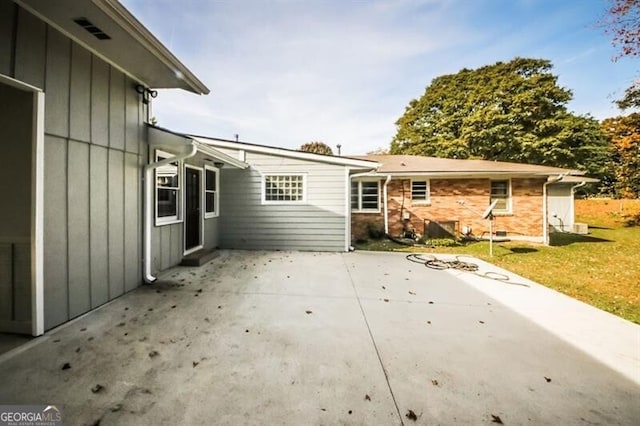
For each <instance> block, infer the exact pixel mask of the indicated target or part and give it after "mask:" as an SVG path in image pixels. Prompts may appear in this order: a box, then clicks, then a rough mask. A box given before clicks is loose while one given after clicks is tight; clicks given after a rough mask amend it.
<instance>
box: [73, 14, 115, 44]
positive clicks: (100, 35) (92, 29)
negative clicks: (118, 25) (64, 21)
mask: <svg viewBox="0 0 640 426" xmlns="http://www.w3.org/2000/svg"><path fill="white" fill-rule="evenodd" d="M73 22H75V23H76V24H78V25H80V26H81V27H82V28H84V29H85V30H87V32H89V33H90V34H92V35H93V36H94V37H95V38H97V39H98V40H110V39H111V37H109V36H108V35H107V34H106V33H105V32H104V31H102V30H101V29H100V28H98V27H96V26H95V25H93V23H91V21H89V20H88V19H87V18H76V19H74V20H73Z"/></svg>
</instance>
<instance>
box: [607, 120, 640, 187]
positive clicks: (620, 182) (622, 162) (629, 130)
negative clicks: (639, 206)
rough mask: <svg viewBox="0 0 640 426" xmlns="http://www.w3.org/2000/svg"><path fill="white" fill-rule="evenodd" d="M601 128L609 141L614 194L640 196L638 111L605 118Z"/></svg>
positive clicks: (639, 126)
mask: <svg viewBox="0 0 640 426" xmlns="http://www.w3.org/2000/svg"><path fill="white" fill-rule="evenodd" d="M602 130H603V131H604V132H605V134H606V135H607V137H609V139H610V141H611V150H612V152H613V158H612V161H611V168H612V170H613V171H614V172H615V177H616V181H615V191H616V195H619V196H621V197H629V198H637V197H640V113H633V114H629V115H627V116H621V117H614V118H607V119H606V120H603V121H602Z"/></svg>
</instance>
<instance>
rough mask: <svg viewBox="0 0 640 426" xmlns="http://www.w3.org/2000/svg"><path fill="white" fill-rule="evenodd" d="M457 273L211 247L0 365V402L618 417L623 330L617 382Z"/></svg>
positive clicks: (219, 419) (614, 373)
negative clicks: (200, 259)
mask: <svg viewBox="0 0 640 426" xmlns="http://www.w3.org/2000/svg"><path fill="white" fill-rule="evenodd" d="M482 267H483V268H484V267H489V266H486V265H484V264H483V265H482ZM457 275H458V273H457V272H452V271H434V270H430V269H428V268H425V267H424V266H422V265H419V264H414V263H410V262H408V261H407V260H406V259H405V258H404V255H400V254H394V253H367V252H356V253H344V254H342V253H299V252H259V251H257V252H247V251H221V253H220V256H218V257H217V258H216V259H214V260H213V261H211V262H209V263H208V264H206V265H204V266H202V267H200V268H191V267H179V268H174V269H172V270H169V271H167V272H166V273H164V274H163V275H162V276H161V277H160V280H159V282H158V283H156V284H154V285H151V286H145V287H141V288H139V289H137V290H135V291H133V292H131V293H128V294H127V295H125V296H123V297H121V298H119V299H117V300H115V301H114V302H111V303H109V304H108V305H105V306H103V307H102V308H100V309H99V310H97V311H94V312H92V313H90V314H88V315H86V316H84V317H82V318H79V319H77V320H75V321H73V322H71V323H69V324H68V325H66V326H63V327H60V328H58V329H56V330H53V331H51V332H49V333H47V334H46V335H45V336H43V337H40V338H38V339H35V340H34V341H32V342H31V343H29V344H28V345H27V346H25V347H24V348H22V349H18V350H14V351H13V352H11V353H9V354H6V355H4V356H2V357H0V377H2V378H3V379H2V381H1V382H0V401H1V402H2V403H17V404H39V403H44V404H59V405H61V406H62V407H63V410H64V417H65V423H66V424H94V423H95V422H97V421H99V422H100V424H102V425H106V424H140V423H145V424H149V423H183V424H201V423H210V424H273V423H278V424H292V425H293V424H296V425H298V424H414V423H416V424H481V423H487V424H489V423H492V422H495V420H496V418H498V417H499V418H500V420H501V421H503V422H504V423H505V424H522V423H531V424H538V423H555V424H579V423H580V424H582V423H585V422H586V423H589V422H591V423H601V424H611V423H615V424H635V423H636V421H637V419H638V418H640V408H639V404H638V403H637V402H638V400H639V399H640V386H639V385H638V383H636V382H634V380H633V366H634V365H635V366H636V368H639V367H638V366H639V365H640V364H638V363H637V362H636V361H633V359H634V356H637V353H635V354H634V353H633V343H634V342H633V339H634V338H635V339H638V338H639V337H640V331H639V330H640V327H638V326H635V325H633V324H631V326H629V324H630V323H629V324H627V323H626V322H624V323H621V324H623V325H620V327H619V328H616V327H615V326H612V328H610V331H611V332H613V333H615V332H616V330H623V332H622V334H620V336H621V337H620V339H625V340H629V339H631V340H632V341H631V342H627V346H624V347H623V349H624V348H625V347H626V348H631V353H628V354H627V356H628V358H630V359H631V361H629V362H628V364H629V365H630V366H631V373H630V374H625V373H624V371H625V370H624V369H615V368H612V367H611V366H608V365H606V364H605V363H603V362H605V361H606V360H605V361H603V357H602V354H596V355H595V356H594V355H593V354H590V353H588V351H586V350H585V348H584V347H580V346H579V345H578V344H576V342H575V341H571V340H570V339H567V338H564V337H563V336H562V333H552V332H550V331H549V330H548V328H546V327H545V326H543V325H541V324H539V323H537V322H536V321H534V319H532V318H534V317H535V316H534V315H533V314H529V316H527V315H524V314H523V313H522V312H519V310H521V306H518V303H516V302H513V305H514V306H513V307H512V306H510V305H509V304H510V303H512V301H511V300H510V298H513V297H514V296H513V295H511V296H508V297H507V296H505V295H504V294H507V295H509V294H510V293H512V292H514V291H515V290H514V288H510V287H509V288H508V290H507V288H505V289H502V290H501V287H500V286H503V287H504V286H505V285H504V284H500V285H498V284H499V283H489V284H487V283H486V282H484V281H486V280H485V279H483V278H480V277H478V276H475V278H474V276H473V275H465V276H457ZM496 285H498V286H497V287H495V288H493V287H491V286H496ZM383 287H384V288H383ZM489 287H491V291H488V290H487V288H489ZM531 288H532V287H521V288H519V289H518V290H519V291H521V292H522V293H523V294H520V296H519V297H525V298H526V297H527V291H528V290H531ZM492 292H495V294H493V293H492ZM535 292H536V297H537V298H540V297H542V296H541V294H542V293H539V292H538V290H537V289H536V291H535ZM529 293H530V294H529V296H530V295H531V294H533V292H531V291H530V292H529ZM538 293H539V294H538ZM548 297H549V298H550V299H549V301H548V303H549V305H550V306H555V305H556V304H557V302H556V299H555V298H554V297H555V293H553V292H551V293H549V294H548ZM536 300H540V301H542V299H536ZM563 303H564V302H563ZM589 308H590V309H592V310H593V316H592V317H590V318H593V321H595V322H598V321H603V317H601V316H600V312H601V311H598V310H596V309H595V308H591V307H589ZM586 312H588V311H584V312H582V311H581V314H580V315H586ZM547 313H548V312H547ZM547 313H545V314H547ZM581 318H582V316H581ZM568 322H569V323H571V321H568ZM629 330H632V331H633V330H635V334H633V332H631V334H629V333H630V331H629ZM583 339H586V340H588V339H589V336H588V335H583ZM574 340H576V339H574ZM636 342H637V340H636ZM616 350H618V349H616ZM625 350H626V349H625ZM605 358H606V357H605ZM615 359H618V358H615V357H613V358H611V359H610V361H611V360H615ZM611 362H614V361H611ZM634 363H635V364H634ZM65 364H68V367H69V368H64V367H65ZM621 370H622V371H621ZM97 385H100V386H101V387H98V386H97ZM92 389H93V391H92ZM412 413H413V414H415V420H414V418H413V416H412V415H411V414H412ZM493 416H495V417H493Z"/></svg>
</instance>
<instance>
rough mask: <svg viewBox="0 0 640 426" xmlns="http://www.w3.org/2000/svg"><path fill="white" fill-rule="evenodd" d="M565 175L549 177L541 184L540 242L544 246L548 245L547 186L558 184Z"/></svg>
mask: <svg viewBox="0 0 640 426" xmlns="http://www.w3.org/2000/svg"><path fill="white" fill-rule="evenodd" d="M566 175H567V173H561V174H559V175H558V176H555V177H553V178H552V177H549V178H548V179H547V181H546V182H545V183H543V184H542V242H543V243H544V245H545V246H548V245H549V217H548V212H547V209H548V207H549V202H548V201H547V185H549V184H551V183H556V182H560V181H561V180H562V178H563V177H565V176H566Z"/></svg>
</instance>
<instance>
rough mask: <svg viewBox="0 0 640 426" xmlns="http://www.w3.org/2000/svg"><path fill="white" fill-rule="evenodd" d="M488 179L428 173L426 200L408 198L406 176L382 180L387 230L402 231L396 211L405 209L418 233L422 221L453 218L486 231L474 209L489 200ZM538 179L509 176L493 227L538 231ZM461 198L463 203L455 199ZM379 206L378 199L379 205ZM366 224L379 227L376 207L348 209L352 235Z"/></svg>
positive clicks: (476, 231) (364, 231)
mask: <svg viewBox="0 0 640 426" xmlns="http://www.w3.org/2000/svg"><path fill="white" fill-rule="evenodd" d="M490 182H491V181H490V180H489V179H431V180H430V194H431V197H430V202H429V203H428V204H424V203H422V204H421V203H419V202H412V200H411V179H408V178H407V179H392V180H391V181H390V182H389V185H388V186H387V193H388V212H389V233H390V234H391V235H394V236H399V235H401V234H402V231H403V229H404V226H405V224H404V223H403V220H402V213H403V212H408V213H409V215H410V219H409V220H410V223H411V225H412V226H413V228H414V229H415V231H416V232H417V233H418V234H420V235H423V233H424V227H425V226H424V221H425V219H428V220H435V221H447V220H457V221H458V222H459V226H460V228H462V227H464V226H469V227H471V229H472V233H473V235H475V236H478V237H480V236H483V235H484V236H487V235H488V232H489V224H488V221H487V220H484V219H482V218H481V217H480V216H481V215H480V213H481V212H483V211H484V210H485V209H486V208H487V206H488V205H489V195H490V190H491V183H490ZM544 182H545V180H544V179H511V203H512V209H511V211H512V213H511V214H504V215H496V216H495V220H494V222H493V225H494V226H493V229H494V231H507V233H508V234H510V235H512V236H513V235H517V236H528V237H540V236H541V235H542V204H543V203H542V188H543V186H542V185H543V184H544ZM459 200H464V206H462V205H460V204H459V203H458V201H459ZM381 210H382V205H381ZM370 227H378V228H380V229H382V228H383V227H384V217H383V213H382V211H381V212H380V213H352V215H351V234H352V237H353V238H354V240H355V239H364V238H367V235H368V230H369V228H370Z"/></svg>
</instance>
